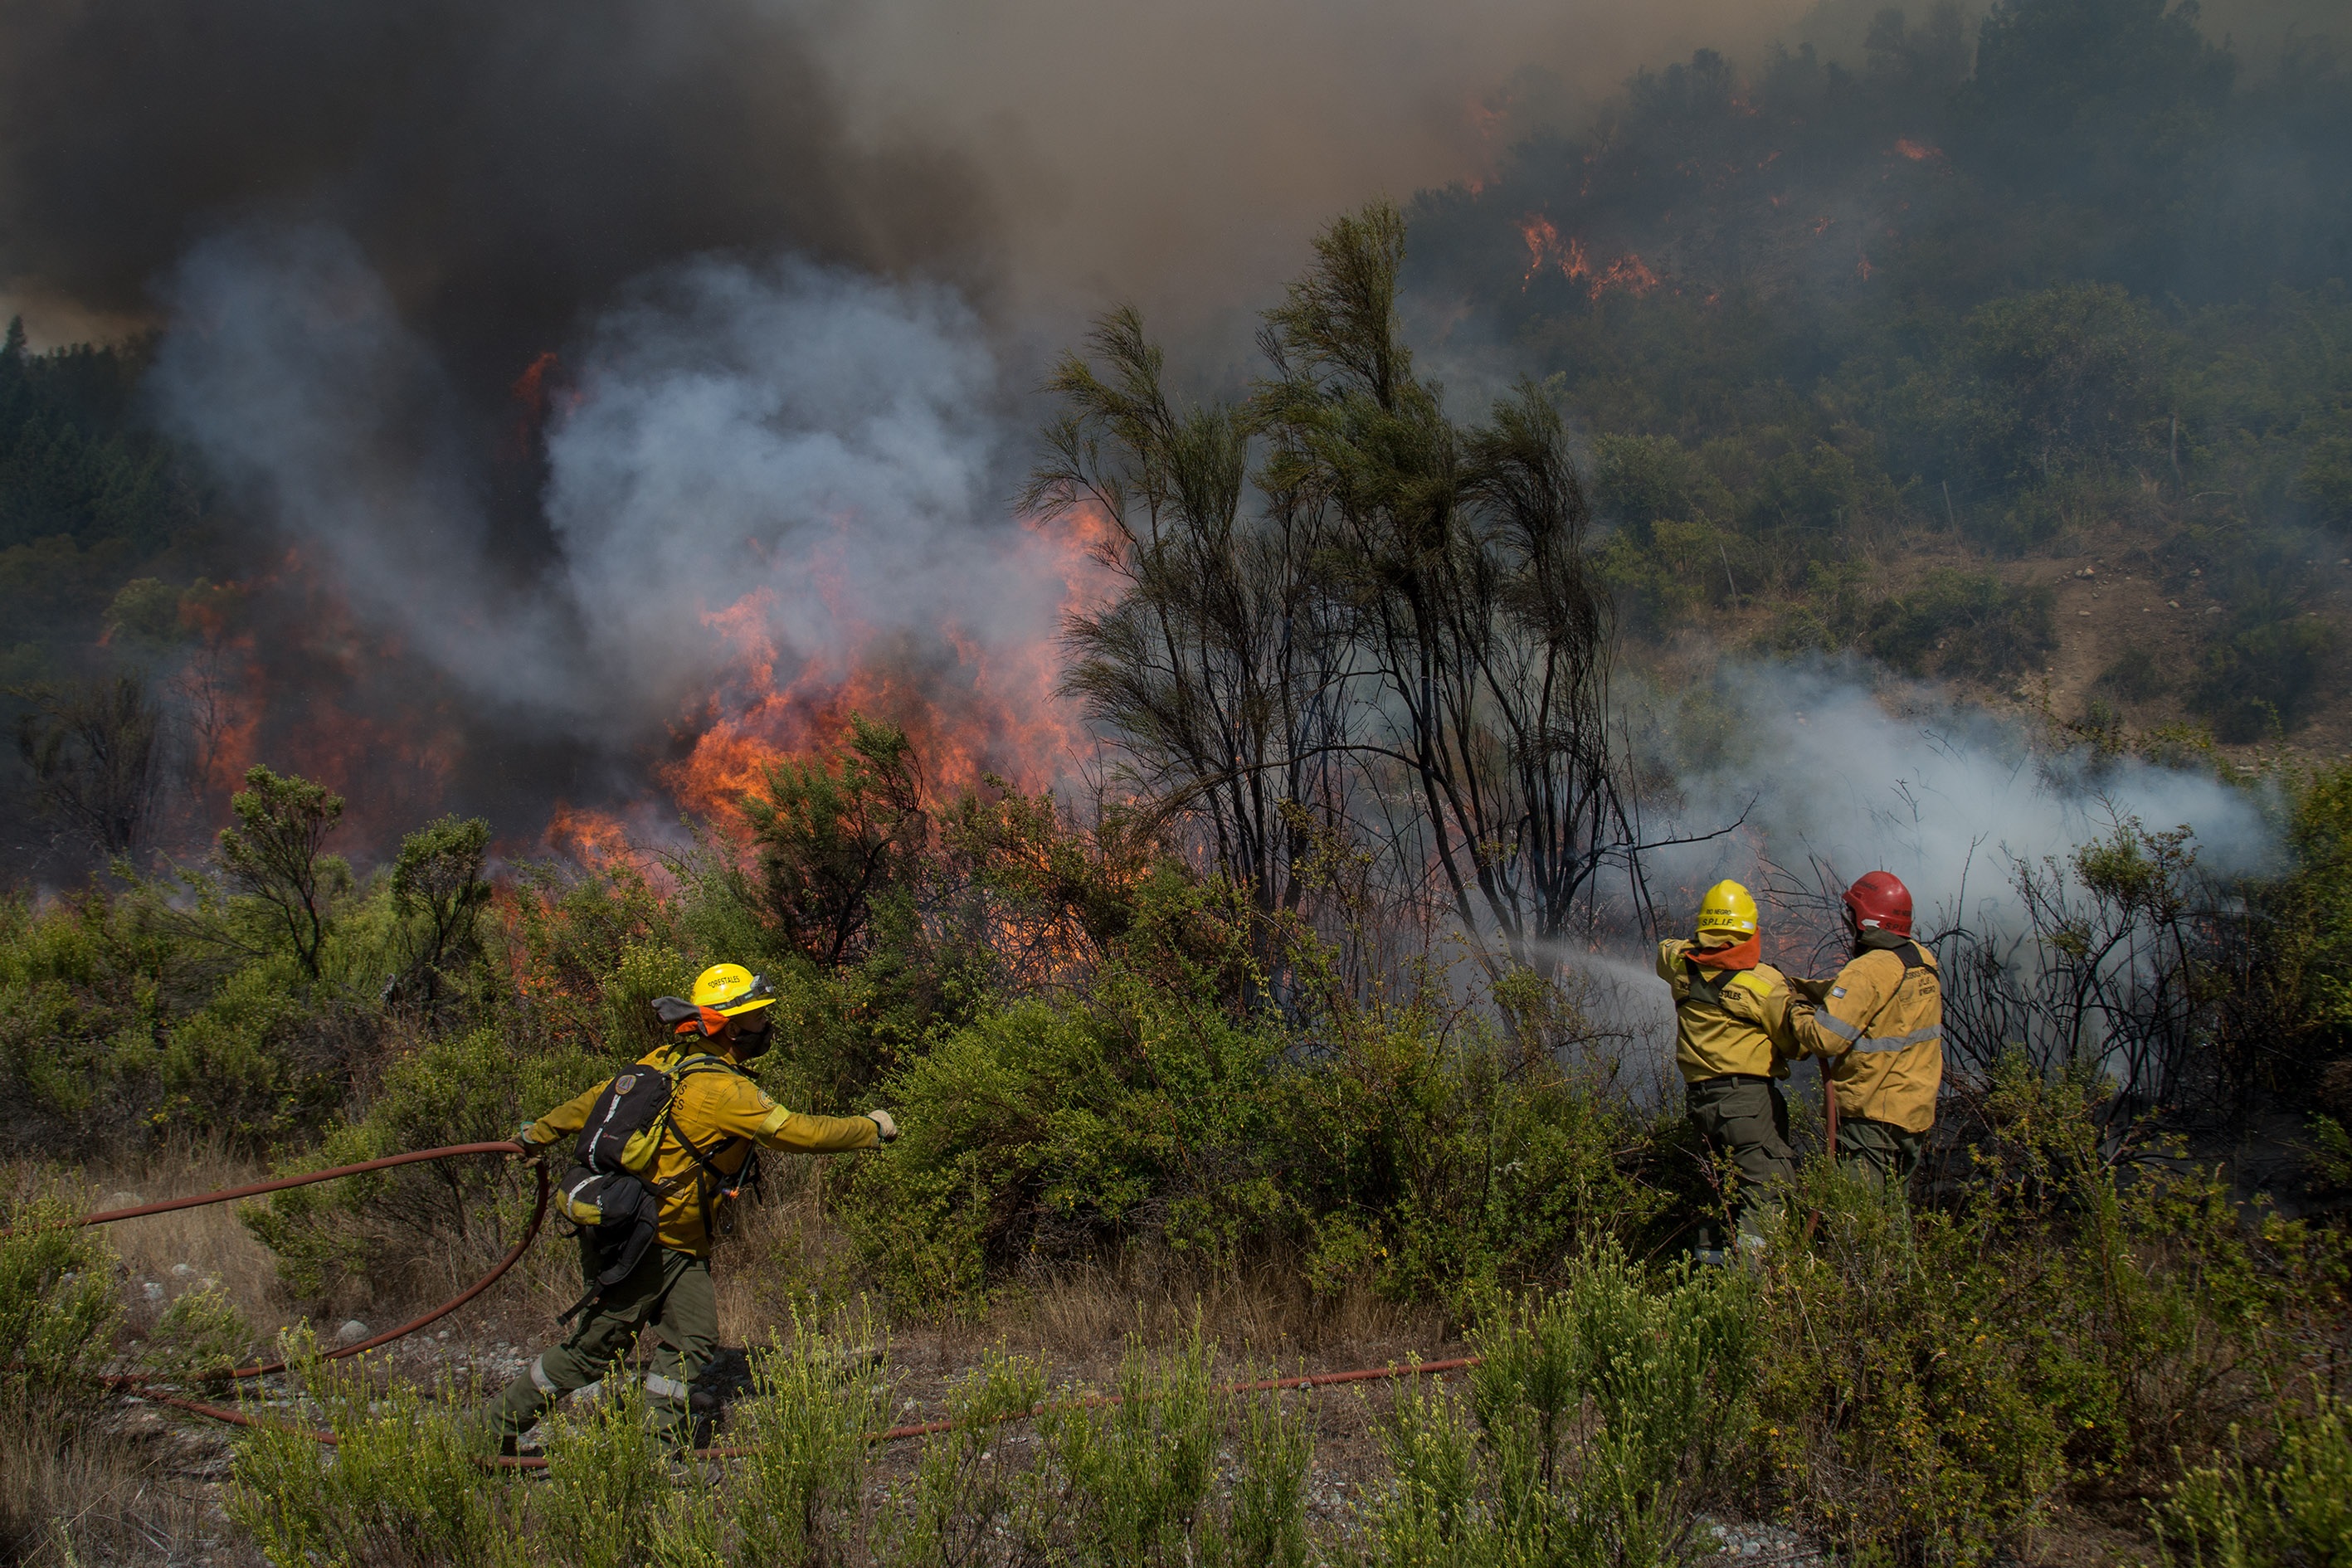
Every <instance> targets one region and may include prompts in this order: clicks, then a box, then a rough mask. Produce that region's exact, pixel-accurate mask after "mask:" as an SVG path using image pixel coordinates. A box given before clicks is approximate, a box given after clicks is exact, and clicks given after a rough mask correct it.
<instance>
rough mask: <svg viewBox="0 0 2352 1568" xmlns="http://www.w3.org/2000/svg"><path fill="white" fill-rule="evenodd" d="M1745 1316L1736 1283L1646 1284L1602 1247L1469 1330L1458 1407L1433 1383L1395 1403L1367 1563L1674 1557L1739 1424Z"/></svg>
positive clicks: (1693, 1278) (1746, 1370)
mask: <svg viewBox="0 0 2352 1568" xmlns="http://www.w3.org/2000/svg"><path fill="white" fill-rule="evenodd" d="M1755 1309H1756V1302H1755V1292H1754V1290H1753V1289H1752V1288H1751V1287H1750V1286H1749V1284H1748V1281H1747V1280H1746V1279H1744V1278H1741V1277H1738V1276H1734V1275H1724V1274H1689V1273H1678V1274H1675V1275H1673V1276H1670V1277H1669V1278H1668V1279H1666V1280H1664V1282H1663V1284H1658V1285H1653V1284H1651V1283H1649V1282H1647V1281H1645V1280H1644V1279H1643V1278H1642V1276H1641V1274H1640V1273H1639V1271H1638V1270H1636V1269H1635V1268H1633V1265H1632V1264H1631V1263H1629V1262H1628V1261H1627V1259H1626V1258H1624V1256H1623V1255H1622V1253H1621V1252H1619V1251H1617V1250H1616V1249H1614V1248H1613V1247H1603V1248H1600V1249H1597V1250H1595V1251H1593V1252H1591V1253H1589V1254H1587V1255H1586V1256H1585V1257H1583V1258H1580V1259H1578V1260H1577V1261H1576V1262H1575V1263H1574V1264H1573V1265H1572V1266H1571V1268H1570V1272H1569V1277H1568V1282H1567V1286H1566V1288H1565V1289H1562V1290H1560V1291H1559V1292H1558V1293H1557V1294H1554V1295H1550V1296H1546V1297H1538V1298H1534V1299H1529V1300H1522V1301H1519V1302H1517V1303H1514V1304H1512V1305H1510V1306H1507V1307H1505V1308H1502V1309H1500V1310H1497V1311H1496V1312H1495V1314H1494V1315H1493V1316H1492V1318H1491V1319H1490V1321H1488V1322H1487V1323H1486V1325H1485V1326H1484V1327H1483V1328H1481V1330H1480V1331H1478V1332H1477V1334H1476V1335H1475V1336H1474V1342H1475V1344H1476V1345H1477V1347H1478V1349H1479V1351H1480V1352H1481V1354H1482V1355H1483V1356H1484V1357H1485V1358H1486V1359H1485V1361H1484V1362H1483V1363H1482V1364H1481V1365H1480V1366H1479V1367H1478V1368H1477V1369H1476V1370H1475V1373H1473V1374H1472V1380H1471V1388H1470V1397H1469V1399H1468V1400H1467V1402H1466V1408H1465V1401H1463V1400H1461V1399H1459V1398H1457V1397H1456V1396H1454V1395H1453V1394H1449V1393H1447V1392H1445V1391H1444V1390H1442V1389H1438V1388H1434V1387H1433V1388H1428V1389H1423V1388H1422V1387H1420V1386H1418V1385H1415V1386H1412V1387H1410V1388H1407V1389H1406V1390H1404V1391H1402V1393H1400V1394H1399V1395H1398V1398H1397V1402H1396V1405H1395V1406H1394V1409H1393V1411H1392V1413H1391V1416H1390V1419H1389V1422H1388V1424H1387V1426H1386V1429H1385V1430H1384V1432H1383V1435H1382V1447H1383V1449H1384V1450H1385V1452H1386V1453H1387V1455H1388V1457H1389V1462H1390V1464H1391V1468H1393V1470H1394V1479H1393V1481H1392V1482H1391V1489H1390V1490H1389V1492H1388V1494H1387V1495H1386V1497H1385V1498H1384V1499H1383V1500H1382V1502H1381V1506H1380V1508H1379V1510H1378V1511H1377V1512H1376V1514H1375V1516H1374V1520H1373V1525H1372V1530H1371V1542H1370V1547H1369V1549H1368V1551H1367V1554H1366V1561H1367V1563H1373V1564H1390V1563H1398V1564H1402V1563H1462V1564H1465V1565H1471V1564H1486V1563H1493V1564H1496V1565H1498V1568H1499V1565H1502V1564H1513V1565H1517V1564H1538V1563H1541V1564H1560V1565H1562V1568H1663V1565H1666V1564H1672V1563H1681V1562H1685V1561H1686V1560H1688V1559H1689V1557H1690V1556H1691V1554H1692V1540H1693V1531H1694V1510H1695V1508H1696V1504H1697V1502H1698V1500H1699V1498H1700V1496H1701V1495H1702V1493H1703V1492H1704V1490H1705V1489H1706V1487H1707V1486H1708V1485H1709V1484H1710V1482H1711V1481H1712V1479H1713V1478H1714V1475H1715V1471H1716V1468H1717V1463H1718V1461H1719V1459H1720V1458H1721V1457H1722V1456H1723V1454H1724V1451H1725V1450H1726V1448H1727V1446H1728V1442H1729V1440H1730V1439H1732V1438H1735V1437H1736V1436H1737V1435H1738V1431H1739V1430H1740V1427H1741V1425H1742V1422H1741V1418H1740V1413H1741V1412H1742V1411H1743V1410H1744V1409H1745V1408H1746V1406H1747V1400H1748V1383H1749V1380H1750V1377H1751V1371H1752V1356H1753V1349H1754V1340H1755V1335H1754V1333H1753V1331H1752V1327H1751V1324H1752V1319H1753V1314H1754V1311H1755Z"/></svg>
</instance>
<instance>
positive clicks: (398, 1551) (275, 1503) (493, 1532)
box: [224, 1343, 529, 1568]
mask: <svg viewBox="0 0 2352 1568" xmlns="http://www.w3.org/2000/svg"><path fill="white" fill-rule="evenodd" d="M296 1350H297V1354H296V1356H295V1357H294V1358H293V1363H294V1371H295V1374H296V1377H297V1379H298V1381H299V1383H300V1384H301V1385H302V1387H303V1389H304V1391H305V1392H306V1393H307V1394H308V1395H309V1396H310V1399H311V1401H313V1402H314V1403H315V1404H316V1405H318V1406H320V1409H321V1410H322V1412H323V1414H324V1417H325V1420H326V1424H327V1426H328V1429H329V1430H331V1431H332V1432H333V1433H334V1434H335V1436H336V1443H335V1445H334V1446H333V1447H328V1446H327V1445H325V1444H322V1443H320V1442H319V1441H317V1440H316V1439H315V1438H313V1437H312V1436H310V1432H309V1431H308V1430H307V1429H306V1428H304V1427H300V1426H291V1425H280V1422H281V1421H282V1419H283V1417H282V1416H279V1415H275V1414H273V1415H270V1416H268V1418H266V1420H265V1422H264V1424H262V1425H258V1426H252V1427H248V1428H247V1429H245V1430H244V1431H242V1432H241V1433H239V1434H238V1436H237V1438H236V1458H235V1462H234V1465H233V1468H232V1469H231V1472H230V1479H229V1486H228V1490H227V1495H226V1499H225V1504H224V1506H226V1509H227V1510H228V1514H229V1517H230V1518H231V1519H233V1520H235V1521H236V1522H237V1523H238V1524H240V1525H242V1526H243V1527H244V1528H245V1529H246V1530H247V1531H250V1532H251V1533H252V1536H253V1539H254V1542H255V1543H256V1544H257V1545H258V1546H259V1547H260V1549H261V1552H262V1554H263V1555H264V1556H265V1557H267V1558H268V1560H269V1561H270V1563H272V1564H274V1565H275V1568H311V1565H312V1564H316V1563H338V1564H347V1565H349V1568H428V1565H437V1564H442V1563H486V1564H514V1565H516V1568H520V1564H522V1563H526V1562H527V1561H529V1558H528V1557H527V1555H526V1554H525V1552H524V1551H523V1549H522V1542H521V1540H520V1535H519V1532H518V1530H517V1528H516V1516H517V1514H518V1512H519V1502H520V1500H519V1498H518V1497H517V1495H516V1488H517V1486H518V1485H519V1484H520V1483H517V1482H514V1481H512V1480H510V1479H506V1478H505V1477H504V1475H503V1474H502V1473H501V1472H499V1471H495V1470H492V1469H489V1468H486V1467H485V1466H483V1465H482V1464H481V1462H480V1458H481V1455H482V1453H483V1451H484V1448H485V1444H484V1442H483V1437H482V1431H483V1429H482V1428H480V1426H479V1424H478V1421H476V1420H474V1419H472V1418H471V1417H470V1416H469V1415H468V1414H467V1412H465V1411H463V1410H462V1409H461V1408H459V1407H458V1403H459V1402H458V1400H457V1391H456V1390H455V1389H452V1388H448V1387H444V1388H443V1389H442V1390H441V1391H440V1393H439V1396H438V1397H437V1398H434V1399H427V1398H426V1397H425V1395H424V1394H423V1393H422V1392H421V1391H420V1390H418V1389H417V1388H416V1387H415V1385H414V1384H407V1383H401V1382H395V1383H394V1384H391V1385H390V1386H389V1387H387V1388H385V1389H383V1390H382V1391H381V1392H379V1391H378V1390H376V1389H375V1388H374V1387H373V1386H372V1385H371V1384H369V1383H368V1382H367V1381H366V1380H365V1378H364V1377H363V1376H362V1374H360V1373H356V1372H354V1371H352V1370H350V1369H349V1368H346V1367H342V1366H340V1365H338V1364H337V1363H330V1362H322V1361H320V1360H319V1359H318V1357H317V1355H316V1352H315V1347H314V1346H311V1345H310V1344H308V1343H304V1344H301V1345H298V1346H297V1347H296Z"/></svg>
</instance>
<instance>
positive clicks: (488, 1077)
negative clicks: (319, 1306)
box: [243, 1028, 619, 1297]
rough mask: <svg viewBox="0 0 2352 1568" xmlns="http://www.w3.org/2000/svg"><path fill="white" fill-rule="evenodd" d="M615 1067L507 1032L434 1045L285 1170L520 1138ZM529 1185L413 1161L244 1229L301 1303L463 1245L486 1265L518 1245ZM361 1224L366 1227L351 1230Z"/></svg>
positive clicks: (396, 1066)
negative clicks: (519, 1042) (523, 1129)
mask: <svg viewBox="0 0 2352 1568" xmlns="http://www.w3.org/2000/svg"><path fill="white" fill-rule="evenodd" d="M618 1065H619V1064H618V1063H613V1062H599V1061H595V1060H593V1059H590V1058H585V1057H583V1056H582V1055H580V1054H578V1053H577V1052H574V1051H570V1050H564V1049H562V1048H560V1047H559V1048H557V1049H553V1050H548V1051H543V1052H533V1051H530V1050H528V1049H518V1048H516V1047H515V1046H514V1044H513V1043H512V1042H510V1041H509V1039H508V1038H507V1037H505V1036H504V1035H503V1034H502V1033H501V1032H500V1031H499V1030H497V1029H494V1028H482V1029H477V1030H474V1031H472V1032H471V1033H468V1034H465V1035H457V1036H444V1037H438V1038H432V1039H427V1040H426V1041H425V1042H424V1043H423V1044H422V1045H420V1046H418V1047H415V1049H414V1050H412V1051H410V1052H408V1053H406V1054H405V1055H403V1056H401V1057H399V1058H395V1059H394V1061H393V1062H392V1063H391V1065H390V1066H389V1067H387V1068H385V1069H384V1073H383V1079H382V1080H381V1082H380V1083H379V1084H378V1085H377V1088H376V1092H375V1096H374V1100H373V1103H372V1104H371V1105H370V1106H369V1107H368V1110H367V1113H366V1115H364V1116H363V1117H362V1118H360V1119H358V1120H356V1121H350V1122H346V1123H345V1124H344V1125H343V1126H341V1127H340V1128H338V1129H336V1130H335V1131H333V1132H331V1133H330V1134H329V1135H328V1136H327V1138H326V1139H325V1140H324V1141H323V1142H320V1144H318V1145H317V1146H316V1147H315V1148H314V1149H313V1150H312V1151H310V1152H308V1153H305V1154H303V1155H302V1156H300V1157H299V1158H298V1159H295V1160H290V1161H288V1162H286V1163H284V1165H283V1166H282V1171H283V1173H287V1174H291V1173H296V1172H299V1171H305V1170H320V1169H322V1168H324V1167H326V1166H329V1165H344V1164H357V1163H362V1162H364V1161H367V1160H373V1159H380V1158H382V1157H383V1156H384V1155H387V1154H397V1153H402V1152H407V1151H410V1150H415V1149H430V1148H436V1147H438V1146H440V1145H443V1144H449V1143H477V1142H494V1141H496V1140H499V1139H502V1138H512V1137H513V1136H514V1135H515V1131H516V1130H517V1129H518V1128H519V1127H520V1125H521V1123H522V1120H523V1118H524V1117H525V1116H527V1115H536V1114H538V1113H540V1112H541V1111H544V1110H549V1109H550V1108H551V1107H553V1106H556V1105H560V1104H562V1102H563V1101H565V1100H570V1099H571V1098H572V1096H573V1095H575V1094H578V1093H579V1092H580V1091H581V1090H582V1089H586V1088H588V1087H589V1086H590V1085H591V1084H593V1083H595V1082H597V1081H598V1080H599V1079H603V1078H604V1077H606V1076H607V1075H608V1074H609V1073H610V1072H611V1071H613V1070H614V1068H617V1067H618ZM529 1192H530V1184H529V1183H528V1180H527V1178H526V1177H525V1176H524V1175H523V1173H521V1172H520V1169H519V1168H517V1167H514V1166H511V1165H509V1164H506V1163H503V1162H501V1161H499V1160H498V1159H496V1158H494V1157H492V1156H488V1155H475V1156H470V1157H467V1158H463V1159H451V1160H445V1161H436V1162H434V1163H430V1164H419V1165H404V1166H400V1167H398V1168H396V1169H394V1170H390V1171H375V1172H371V1173H367V1174H365V1175H360V1176H346V1177H343V1178H341V1180H338V1181H333V1182H322V1183H320V1184H317V1185H314V1186H308V1187H292V1188H289V1189H288V1190H287V1191H285V1192H282V1193H278V1194H272V1196H271V1197H270V1200H269V1202H268V1205H264V1206H262V1207H258V1208H253V1209H247V1211H245V1214H244V1216H243V1217H244V1221H245V1224H246V1226H247V1228H248V1229H250V1230H251V1231H252V1232H253V1233H254V1235H255V1236H256V1237H259V1238H260V1240H261V1242H262V1244H263V1245H264V1246H266V1247H268V1248H269V1249H270V1251H271V1252H272V1253H274V1254H276V1256H277V1258H278V1272H279V1275H280V1277H281V1278H283V1279H285V1280H286V1282H287V1283H288V1284H289V1286H291V1287H292V1288H293V1289H295V1291H296V1292H297V1293H299V1294H301V1295H304V1296H313V1297H315V1296H320V1295H322V1294H324V1293H325V1292H327V1291H328V1290H329V1289H331V1288H332V1287H333V1286H334V1285H335V1284H336V1283H337V1282H338V1281H339V1280H341V1279H344V1278H347V1277H350V1276H353V1275H359V1274H366V1273H375V1274H377V1275H378V1277H379V1283H382V1282H383V1276H384V1274H385V1272H386V1271H387V1270H396V1267H397V1266H398V1265H400V1264H402V1263H404V1262H405V1261H406V1260H408V1259H409V1258H414V1257H415V1256H416V1255H417V1254H419V1253H421V1252H425V1251H440V1250H444V1249H446V1248H450V1247H455V1248H456V1249H457V1251H458V1252H459V1253H460V1255H461V1256H463V1257H465V1258H468V1259H478V1260H479V1261H480V1262H482V1263H487V1262H488V1259H489V1258H492V1257H494V1256H496V1255H497V1254H498V1253H499V1252H501V1251H503V1250H504V1249H505V1248H506V1247H508V1246H509V1245H510V1244H511V1241H512V1239H513V1237H514V1234H515V1232H516V1231H517V1230H518V1229H519V1228H520V1225H521V1223H522V1221H523V1219H524V1218H525V1217H526V1215H527V1213H528V1208H529V1200H528V1196H527V1194H528V1193H529ZM355 1217H357V1218H360V1219H362V1220H364V1221H365V1222H366V1223H365V1224H363V1225H356V1226H355V1225H353V1224H352V1220H353V1219H354V1218H355Z"/></svg>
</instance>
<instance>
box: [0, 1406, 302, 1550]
mask: <svg viewBox="0 0 2352 1568" xmlns="http://www.w3.org/2000/svg"><path fill="white" fill-rule="evenodd" d="M159 1458H160V1456H158V1455H157V1454H155V1453H153V1452H152V1451H151V1445H150V1444H148V1443H145V1442H142V1441H139V1440H137V1439H133V1438H130V1437H126V1436H121V1435H119V1434H114V1433H107V1432H85V1433H82V1434H80V1435H79V1436H76V1437H75V1438H73V1439H72V1440H70V1441H68V1442H65V1443H63V1444H59V1443H58V1442H56V1441H54V1440H50V1439H44V1438H42V1437H40V1436H37V1435H36V1434H33V1433H31V1432H28V1431H26V1429H25V1428H23V1427H21V1426H13V1425H12V1426H0V1563H23V1564H26V1568H52V1565H54V1568H66V1565H68V1564H72V1565H75V1568H95V1565H96V1564H99V1563H120V1564H124V1565H126V1568H128V1565H138V1568H146V1565H149V1564H154V1565H157V1568H162V1565H163V1564H182V1563H221V1564H227V1563H250V1562H255V1561H257V1559H255V1558H254V1557H253V1556H252V1554H251V1553H250V1552H249V1551H247V1550H246V1549H244V1548H242V1547H241V1546H238V1545H237V1544H236V1543H234V1542H231V1541H229V1540H228V1539H227V1537H228V1536H229V1535H230V1534H231V1533H232V1532H231V1531H229V1530H228V1528H227V1526H226V1522H225V1521H222V1520H221V1519H220V1518H219V1517H218V1516H217V1515H216V1514H215V1513H213V1512H212V1510H210V1508H209V1507H208V1506H207V1504H206V1502H205V1499H204V1496H203V1494H202V1491H201V1489H200V1488H199V1486H198V1485H197V1484H195V1483H192V1482H189V1481H186V1480H184V1479H180V1478H178V1477H176V1476H174V1475H173V1474H172V1473H171V1472H170V1470H169V1468H167V1467H166V1466H165V1465H163V1463H160V1462H159Z"/></svg>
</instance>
